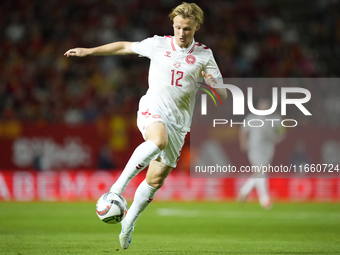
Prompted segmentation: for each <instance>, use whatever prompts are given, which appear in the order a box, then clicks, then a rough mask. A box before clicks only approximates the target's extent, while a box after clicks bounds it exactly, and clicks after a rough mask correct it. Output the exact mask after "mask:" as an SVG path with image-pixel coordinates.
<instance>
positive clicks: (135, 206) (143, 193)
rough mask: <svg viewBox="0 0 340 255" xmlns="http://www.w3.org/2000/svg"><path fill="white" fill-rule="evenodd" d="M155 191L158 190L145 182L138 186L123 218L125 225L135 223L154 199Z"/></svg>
mask: <svg viewBox="0 0 340 255" xmlns="http://www.w3.org/2000/svg"><path fill="white" fill-rule="evenodd" d="M157 190H158V189H156V188H154V187H151V186H150V185H149V184H147V183H146V180H144V181H142V182H141V184H139V186H138V188H137V190H136V192H135V197H134V199H133V203H132V205H131V206H130V208H129V210H128V212H127V214H126V216H125V221H126V223H127V224H129V225H131V224H135V223H136V221H137V219H138V217H139V216H140V215H141V213H142V212H143V211H144V210H145V209H146V208H147V207H148V205H149V204H150V203H151V201H152V200H153V198H154V197H155V195H156V192H157Z"/></svg>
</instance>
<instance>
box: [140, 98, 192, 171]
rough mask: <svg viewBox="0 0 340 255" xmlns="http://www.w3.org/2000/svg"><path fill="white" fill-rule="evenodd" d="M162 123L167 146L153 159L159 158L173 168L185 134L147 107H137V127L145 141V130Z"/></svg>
mask: <svg viewBox="0 0 340 255" xmlns="http://www.w3.org/2000/svg"><path fill="white" fill-rule="evenodd" d="M156 121H162V122H163V123H164V124H165V126H166V128H167V131H168V145H167V146H166V147H165V149H164V150H162V151H161V152H160V153H159V154H158V155H156V156H155V157H154V158H153V159H156V158H158V157H161V158H162V160H163V162H164V163H165V164H166V165H167V166H170V167H172V168H175V167H176V165H177V162H178V160H179V156H180V154H181V150H182V147H183V145H184V139H185V136H186V134H187V132H183V131H177V130H176V129H175V128H174V127H173V126H172V125H171V123H167V122H166V121H165V120H164V119H163V118H162V115H161V114H160V113H158V112H155V111H154V110H152V109H150V108H149V107H148V106H146V105H145V106H143V105H141V104H140V105H139V110H138V112H137V126H138V129H139V131H140V132H141V133H142V135H143V138H144V139H145V130H146V128H147V127H148V126H149V125H150V124H151V123H153V122H156Z"/></svg>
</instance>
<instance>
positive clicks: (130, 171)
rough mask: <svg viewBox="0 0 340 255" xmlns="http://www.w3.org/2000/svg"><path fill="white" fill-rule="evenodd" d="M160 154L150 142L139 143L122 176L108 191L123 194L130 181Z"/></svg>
mask: <svg viewBox="0 0 340 255" xmlns="http://www.w3.org/2000/svg"><path fill="white" fill-rule="evenodd" d="M160 152H161V150H160V149H159V148H158V146H157V145H156V144H155V143H154V142H152V141H149V140H148V141H145V142H144V143H141V144H140V145H139V146H138V147H137V148H136V149H135V151H134V152H133V154H132V156H131V158H130V160H129V162H128V163H127V164H126V166H125V168H124V170H123V172H122V174H121V175H120V176H119V178H118V180H117V181H116V182H115V183H114V184H113V185H112V187H111V189H110V191H111V192H115V193H118V194H120V195H121V194H123V192H124V191H125V189H126V186H127V185H128V184H129V182H130V181H131V179H132V178H133V177H135V176H136V175H137V174H138V173H139V172H140V171H142V170H143V169H144V168H145V167H146V166H147V165H149V163H150V161H151V160H152V159H153V158H154V157H155V156H156V155H157V154H158V153H160Z"/></svg>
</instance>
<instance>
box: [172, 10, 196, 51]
mask: <svg viewBox="0 0 340 255" xmlns="http://www.w3.org/2000/svg"><path fill="white" fill-rule="evenodd" d="M173 27H174V35H175V39H176V43H177V45H178V46H179V47H181V48H188V47H189V46H190V44H191V43H192V40H193V38H194V34H195V32H196V31H197V30H198V29H199V25H197V24H196V21H195V20H194V19H189V18H187V19H184V18H182V17H181V16H176V17H175V18H174V25H173Z"/></svg>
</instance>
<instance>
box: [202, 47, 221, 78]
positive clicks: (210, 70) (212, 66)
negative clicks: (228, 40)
mask: <svg viewBox="0 0 340 255" xmlns="http://www.w3.org/2000/svg"><path fill="white" fill-rule="evenodd" d="M203 71H204V72H205V73H206V74H211V75H212V76H213V77H214V78H218V79H222V74H221V72H220V69H219V68H218V66H217V63H216V61H215V59H214V56H213V54H212V52H211V54H210V56H209V58H208V61H207V63H206V65H205V67H204V68H203Z"/></svg>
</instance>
